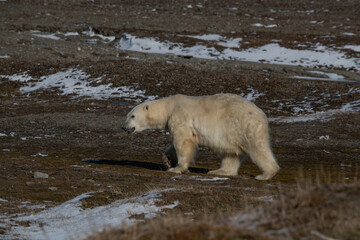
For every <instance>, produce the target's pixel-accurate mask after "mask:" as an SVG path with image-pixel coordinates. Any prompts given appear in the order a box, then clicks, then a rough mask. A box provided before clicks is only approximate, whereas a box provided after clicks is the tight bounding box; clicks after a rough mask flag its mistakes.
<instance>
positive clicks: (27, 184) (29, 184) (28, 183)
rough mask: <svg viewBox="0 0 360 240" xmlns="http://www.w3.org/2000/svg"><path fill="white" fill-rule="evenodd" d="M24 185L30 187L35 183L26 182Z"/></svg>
mask: <svg viewBox="0 0 360 240" xmlns="http://www.w3.org/2000/svg"><path fill="white" fill-rule="evenodd" d="M25 184H26V186H32V185H34V184H35V183H34V182H26V183H25Z"/></svg>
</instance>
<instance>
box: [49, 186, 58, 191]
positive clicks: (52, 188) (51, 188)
mask: <svg viewBox="0 0 360 240" xmlns="http://www.w3.org/2000/svg"><path fill="white" fill-rule="evenodd" d="M49 189H50V190H51V191H56V190H58V188H57V187H49Z"/></svg>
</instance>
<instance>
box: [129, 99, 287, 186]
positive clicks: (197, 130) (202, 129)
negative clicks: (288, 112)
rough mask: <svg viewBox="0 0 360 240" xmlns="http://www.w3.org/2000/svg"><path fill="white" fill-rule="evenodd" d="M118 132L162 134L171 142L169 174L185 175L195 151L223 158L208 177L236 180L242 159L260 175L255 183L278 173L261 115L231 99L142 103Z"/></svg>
mask: <svg viewBox="0 0 360 240" xmlns="http://www.w3.org/2000/svg"><path fill="white" fill-rule="evenodd" d="M132 116H133V117H132ZM123 128H124V129H125V130H129V132H132V131H133V132H140V131H142V130H145V129H149V128H152V129H164V128H167V129H168V130H169V131H170V132H171V134H172V136H173V145H172V146H171V147H170V148H169V149H168V150H167V152H171V151H176V156H177V162H178V165H177V166H176V167H173V168H170V169H169V171H170V172H175V173H183V172H187V170H188V167H189V164H190V162H191V161H192V160H193V159H194V157H195V152H196V149H197V147H198V146H206V147H209V148H211V149H213V150H214V151H216V152H219V153H222V155H223V160H222V164H221V168H220V169H218V170H214V171H210V174H218V175H237V172H238V169H239V167H240V157H241V156H242V155H243V154H244V153H246V154H248V155H249V156H250V158H251V159H252V160H253V162H254V163H255V164H256V165H257V166H258V167H259V168H260V169H261V170H262V171H263V173H262V174H261V175H258V176H256V179H258V180H267V179H270V178H272V177H273V176H274V175H275V174H276V173H277V172H278V171H279V169H280V168H279V166H278V164H277V163H276V160H275V158H274V155H273V153H272V151H271V149H270V143H269V128H268V121H267V117H266V115H265V114H264V112H263V111H262V110H261V109H259V108H258V107H256V106H255V105H254V104H253V103H251V102H249V101H247V100H246V99H244V98H242V97H239V96H237V95H234V94H218V95H212V96H202V97H190V96H185V95H175V96H171V97H168V98H163V99H159V100H155V101H150V102H146V103H142V104H140V105H138V106H136V107H135V108H134V109H133V110H131V111H130V112H129V113H128V115H127V117H126V121H125V124H124V127H123Z"/></svg>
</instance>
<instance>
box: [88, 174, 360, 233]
mask: <svg viewBox="0 0 360 240" xmlns="http://www.w3.org/2000/svg"><path fill="white" fill-rule="evenodd" d="M359 196H360V182H359V181H355V182H353V183H349V184H345V183H343V184H331V185H330V184H324V183H318V184H315V186H314V184H313V185H310V184H309V182H307V181H304V180H303V181H301V182H299V183H298V187H297V189H296V190H294V191H291V192H282V193H280V197H279V200H277V201H275V202H271V203H266V204H263V205H261V206H257V207H254V208H252V209H247V210H245V211H241V212H238V213H237V214H234V213H229V212H218V214H212V215H204V216H203V217H201V218H199V219H194V216H184V215H180V214H171V215H169V216H167V217H159V218H157V219H153V220H149V221H146V222H145V223H141V224H138V225H135V226H129V227H125V228H123V229H109V230H107V231H104V232H102V233H101V234H97V235H95V236H92V237H90V238H89V239H91V240H105V239H106V240H115V239H183V240H187V239H302V238H307V239H331V238H335V239H349V240H352V239H359V238H360V204H359V203H360V199H359Z"/></svg>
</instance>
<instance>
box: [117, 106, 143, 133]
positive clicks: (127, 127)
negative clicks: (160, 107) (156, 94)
mask: <svg viewBox="0 0 360 240" xmlns="http://www.w3.org/2000/svg"><path fill="white" fill-rule="evenodd" d="M148 115H149V105H147V104H146V103H143V104H140V105H138V106H136V107H134V108H133V109H132V110H131V111H130V112H129V113H128V114H127V115H126V120H125V123H124V124H123V126H122V129H123V130H124V131H126V132H127V133H129V134H130V133H133V132H141V131H143V130H145V129H147V128H149V126H148V120H147V118H148V117H147V116H148Z"/></svg>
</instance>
